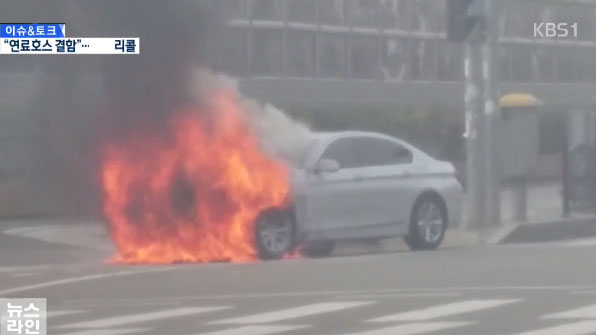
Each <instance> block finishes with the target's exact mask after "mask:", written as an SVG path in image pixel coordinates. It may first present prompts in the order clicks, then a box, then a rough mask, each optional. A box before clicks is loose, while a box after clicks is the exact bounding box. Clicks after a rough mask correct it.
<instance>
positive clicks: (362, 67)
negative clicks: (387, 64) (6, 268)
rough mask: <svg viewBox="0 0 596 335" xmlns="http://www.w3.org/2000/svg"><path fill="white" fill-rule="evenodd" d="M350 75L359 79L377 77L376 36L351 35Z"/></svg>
mask: <svg viewBox="0 0 596 335" xmlns="http://www.w3.org/2000/svg"><path fill="white" fill-rule="evenodd" d="M352 76H353V77H354V78H360V79H376V78H378V77H379V58H378V54H377V37H376V36H354V37H352Z"/></svg>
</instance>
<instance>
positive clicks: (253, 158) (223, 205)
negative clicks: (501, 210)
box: [101, 80, 462, 264]
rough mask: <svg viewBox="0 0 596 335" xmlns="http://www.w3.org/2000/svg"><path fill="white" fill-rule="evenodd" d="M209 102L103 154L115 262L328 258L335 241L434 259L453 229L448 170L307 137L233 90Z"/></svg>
mask: <svg viewBox="0 0 596 335" xmlns="http://www.w3.org/2000/svg"><path fill="white" fill-rule="evenodd" d="M211 81H212V80H211ZM207 92H208V94H205V95H204V97H203V98H202V99H201V103H195V104H189V105H180V106H178V107H176V108H175V109H174V110H172V112H171V113H170V114H169V115H168V118H167V119H164V120H166V123H165V124H164V125H163V126H160V127H155V126H154V125H153V124H151V123H148V124H143V123H139V124H137V125H136V126H135V127H134V128H131V130H130V131H129V132H128V133H126V134H124V135H121V136H118V137H113V138H110V139H109V141H108V142H107V143H106V144H105V145H104V147H103V149H102V152H103V163H102V169H101V172H102V173H101V179H102V188H103V212H104V215H105V217H106V219H107V222H108V226H109V232H110V235H111V237H112V240H113V241H114V244H115V246H116V248H117V254H116V255H115V257H114V259H113V260H112V261H115V262H122V263H128V264H155V263H174V262H213V261H226V262H249V261H254V260H256V259H279V258H282V257H286V256H287V255H295V250H296V247H297V246H299V247H300V250H301V251H302V252H303V253H304V254H306V255H310V256H323V255H326V254H329V253H330V252H331V251H332V249H333V245H334V243H335V242H336V241H341V240H354V239H382V238H388V237H395V236H404V237H405V240H406V242H407V243H408V245H409V246H410V247H411V248H412V249H416V250H417V249H434V248H436V247H437V246H439V244H440V243H441V241H442V239H443V236H444V234H445V229H446V228H447V227H448V226H450V227H451V226H454V225H456V224H457V223H458V222H459V220H460V216H461V208H460V206H461V203H462V199H461V196H462V189H461V187H460V185H459V183H458V182H457V180H456V178H455V173H454V169H453V167H452V165H451V164H449V163H446V162H440V161H437V160H435V159H433V158H431V157H430V156H428V155H427V154H425V153H423V152H422V151H420V150H418V149H416V148H415V147H413V146H411V145H409V144H407V143H405V142H403V141H401V140H398V139H395V138H392V137H389V136H385V135H381V134H374V133H365V132H339V133H315V132H311V131H310V130H309V129H308V128H307V127H305V126H303V125H300V124H298V123H296V122H294V121H293V120H291V119H289V118H288V117H286V116H285V114H284V113H283V112H281V111H277V112H276V111H275V110H273V109H267V108H265V109H260V108H257V107H254V106H253V107H251V106H250V104H247V103H245V102H244V101H243V100H242V99H241V98H240V96H239V94H238V92H237V90H236V89H235V88H231V87H229V86H225V85H224V86H222V87H216V88H211V89H209V90H208V91H207ZM251 113H252V114H251ZM255 120H258V122H257V121H255ZM284 134H289V135H290V136H288V137H287V138H285V140H282V138H283V135H284ZM267 144H270V146H271V147H275V148H276V149H277V150H270V149H271V148H269V149H268V148H266V147H267ZM283 152H285V153H291V155H289V156H288V155H283V154H281V153H283Z"/></svg>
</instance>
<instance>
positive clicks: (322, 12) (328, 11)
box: [316, 0, 347, 25]
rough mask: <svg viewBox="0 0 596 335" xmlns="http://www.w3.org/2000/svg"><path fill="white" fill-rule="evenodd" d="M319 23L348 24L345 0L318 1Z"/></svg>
mask: <svg viewBox="0 0 596 335" xmlns="http://www.w3.org/2000/svg"><path fill="white" fill-rule="evenodd" d="M316 2H317V10H318V12H319V22H320V23H321V24H328V25H344V24H346V21H347V20H346V15H345V14H346V13H345V8H344V5H345V4H344V1H343V0H316Z"/></svg>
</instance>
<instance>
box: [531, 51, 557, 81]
mask: <svg viewBox="0 0 596 335" xmlns="http://www.w3.org/2000/svg"><path fill="white" fill-rule="evenodd" d="M555 50H556V49H555V48H553V47H537V48H536V50H534V52H533V54H532V71H533V72H534V73H535V78H537V80H538V82H540V83H552V82H553V81H554V80H555Z"/></svg>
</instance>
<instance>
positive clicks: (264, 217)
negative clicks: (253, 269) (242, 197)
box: [255, 209, 294, 260]
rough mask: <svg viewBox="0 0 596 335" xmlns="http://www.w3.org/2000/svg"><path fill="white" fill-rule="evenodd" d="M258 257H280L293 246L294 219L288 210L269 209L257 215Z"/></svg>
mask: <svg viewBox="0 0 596 335" xmlns="http://www.w3.org/2000/svg"><path fill="white" fill-rule="evenodd" d="M255 240H256V244H257V251H258V254H259V258H260V259H262V260H271V259H280V258H282V257H283V256H284V255H285V254H288V253H290V251H291V250H292V248H293V247H294V219H293V216H292V214H291V212H290V211H288V210H279V209H270V210H267V211H264V212H263V213H261V214H260V215H259V217H258V218H257V221H256V224H255Z"/></svg>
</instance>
